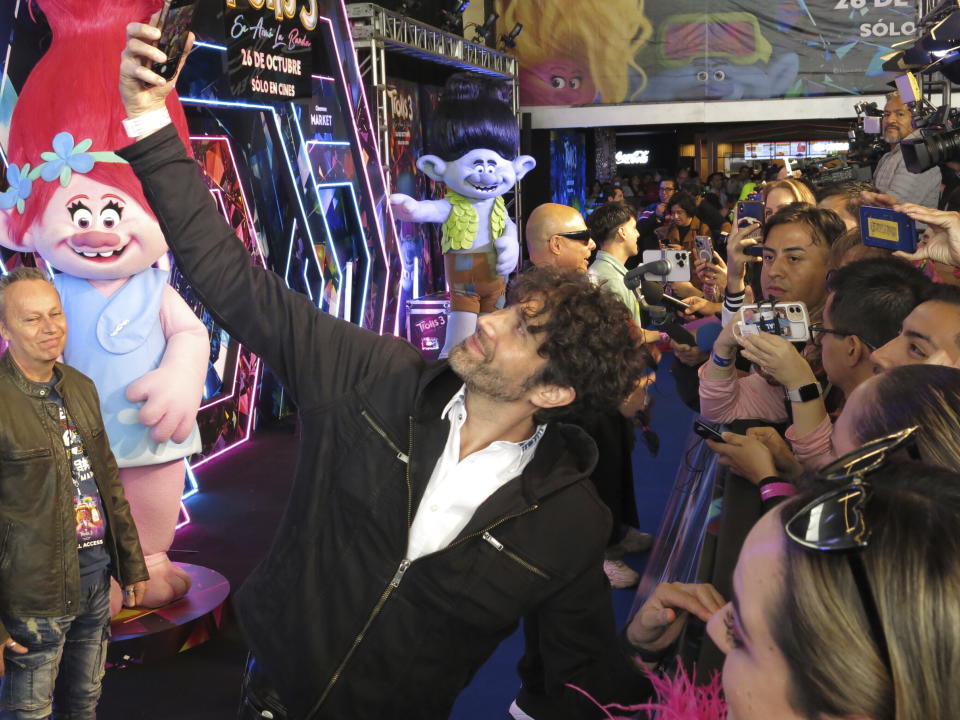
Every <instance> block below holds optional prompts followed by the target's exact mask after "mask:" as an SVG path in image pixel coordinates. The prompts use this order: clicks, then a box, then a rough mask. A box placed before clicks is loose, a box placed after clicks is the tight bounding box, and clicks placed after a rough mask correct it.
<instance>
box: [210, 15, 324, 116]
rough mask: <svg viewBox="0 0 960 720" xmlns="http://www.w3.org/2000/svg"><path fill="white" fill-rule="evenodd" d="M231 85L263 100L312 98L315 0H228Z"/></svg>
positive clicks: (237, 92) (240, 94)
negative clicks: (296, 0) (291, 0)
mask: <svg viewBox="0 0 960 720" xmlns="http://www.w3.org/2000/svg"><path fill="white" fill-rule="evenodd" d="M223 20H224V29H225V31H226V36H227V64H228V68H229V75H230V89H231V90H232V92H233V94H234V95H235V96H237V97H246V98H250V99H253V100H259V101H261V102H269V101H278V100H281V101H282V100H292V99H293V98H305V97H306V98H308V97H310V95H311V92H312V89H313V83H312V80H311V77H310V75H311V74H312V67H313V63H312V59H313V51H312V47H311V46H312V39H313V35H314V30H316V27H317V23H318V22H319V14H318V9H317V4H316V1H315V0H312V1H310V2H276V3H272V2H269V3H267V4H266V6H265V5H264V2H263V0H224V11H223Z"/></svg>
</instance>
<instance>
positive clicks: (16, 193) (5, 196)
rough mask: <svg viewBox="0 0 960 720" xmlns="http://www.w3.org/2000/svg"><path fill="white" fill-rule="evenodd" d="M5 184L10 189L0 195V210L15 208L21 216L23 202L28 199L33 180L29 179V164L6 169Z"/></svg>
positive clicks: (10, 166) (11, 166)
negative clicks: (6, 183)
mask: <svg viewBox="0 0 960 720" xmlns="http://www.w3.org/2000/svg"><path fill="white" fill-rule="evenodd" d="M7 182H8V183H10V188H9V189H8V190H7V191H6V192H2V193H0V210H10V209H11V208H14V207H16V208H17V212H19V213H20V214H21V215H22V214H23V204H24V201H25V200H26V199H27V198H28V197H30V191H31V190H33V180H31V179H30V163H27V164H26V165H24V166H23V167H22V168H19V167H17V166H16V165H13V164H11V165H9V166H8V167H7Z"/></svg>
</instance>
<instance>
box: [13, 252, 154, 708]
mask: <svg viewBox="0 0 960 720" xmlns="http://www.w3.org/2000/svg"><path fill="white" fill-rule="evenodd" d="M66 334H67V326H66V320H65V319H64V315H63V310H62V309H61V307H60V298H59V296H58V295H57V291H56V289H55V288H54V287H53V284H52V283H50V281H49V279H48V278H47V277H46V276H45V275H44V274H43V273H42V272H40V271H39V270H36V269H33V268H25V267H20V268H16V269H15V270H13V271H12V272H10V273H8V274H7V275H4V276H3V277H2V278H0V336H2V337H3V339H4V340H5V341H6V342H7V344H8V349H7V352H6V353H5V354H4V355H3V357H2V358H0V646H2V647H3V654H2V655H0V675H3V678H2V680H0V716H2V717H13V718H21V717H31V718H42V717H47V716H48V715H49V714H50V711H51V709H52V708H53V707H55V708H56V711H57V713H58V714H60V715H62V716H63V717H67V716H69V717H72V718H83V719H88V718H89V719H90V720H92V718H94V717H95V714H96V705H97V701H98V700H99V698H100V680H101V678H102V677H103V667H104V660H105V658H106V645H107V640H108V638H109V636H110V576H111V575H113V577H115V578H116V579H117V581H118V582H119V583H120V585H121V587H123V588H124V600H125V603H126V604H127V605H129V606H131V607H132V606H133V605H134V604H136V602H138V601H139V599H140V597H141V596H142V594H143V591H144V590H145V588H146V579H147V568H146V565H145V564H144V561H143V554H142V553H141V551H140V542H139V540H138V539H137V530H136V527H135V526H134V523H133V519H132V517H131V515H130V508H129V506H128V505H127V501H126V500H125V499H124V496H123V488H122V486H121V484H120V479H119V476H118V473H117V464H116V462H115V460H114V458H113V454H112V453H111V452H110V446H109V444H108V442H107V437H106V433H105V432H104V428H103V420H102V418H101V416H100V404H99V400H98V397H97V391H96V388H95V387H94V385H93V382H92V381H91V380H90V379H89V378H87V377H86V376H84V375H81V374H80V373H79V372H77V371H76V370H74V369H73V368H71V367H69V366H66V365H62V364H60V363H58V362H57V358H58V357H59V356H60V354H61V352H62V351H63V346H64V343H65V341H66ZM51 665H52V666H53V670H52V671H51ZM54 687H56V689H54Z"/></svg>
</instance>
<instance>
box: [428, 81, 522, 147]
mask: <svg viewBox="0 0 960 720" xmlns="http://www.w3.org/2000/svg"><path fill="white" fill-rule="evenodd" d="M476 148H488V149H490V150H493V151H495V152H496V153H498V154H499V155H500V156H502V157H503V158H505V159H506V160H514V159H515V158H516V157H517V155H518V154H519V151H520V129H519V128H518V126H517V118H516V116H515V115H514V114H513V87H512V84H511V82H510V81H508V80H497V79H495V78H490V77H486V76H484V75H478V74H476V73H456V74H455V75H451V76H450V77H449V78H448V79H447V82H446V85H444V87H443V92H442V94H441V95H440V103H439V105H438V106H437V112H436V115H435V118H434V123H433V128H432V131H431V133H430V151H431V152H432V153H433V154H434V155H437V156H439V157H440V158H441V159H442V160H446V161H448V162H449V161H451V160H456V159H457V158H458V157H461V156H462V155H465V154H466V153H468V152H470V151H471V150H475V149H476Z"/></svg>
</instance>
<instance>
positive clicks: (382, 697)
mask: <svg viewBox="0 0 960 720" xmlns="http://www.w3.org/2000/svg"><path fill="white" fill-rule="evenodd" d="M120 154H121V155H122V156H123V157H124V158H125V159H127V160H128V161H129V162H130V164H131V167H132V168H133V170H134V172H135V173H136V174H137V176H138V177H139V179H140V181H141V183H142V185H143V189H144V192H145V194H146V197H147V199H148V201H149V202H150V205H151V207H152V208H153V210H154V212H155V213H156V216H157V219H158V220H159V221H160V225H161V227H162V228H163V231H164V235H165V236H166V237H167V238H168V239H169V241H170V247H171V249H172V250H173V252H174V255H175V256H176V259H177V264H178V267H179V268H180V270H181V271H182V272H183V273H184V275H185V276H186V277H187V278H188V279H189V281H190V283H191V285H192V286H193V288H194V289H195V290H196V292H197V294H198V295H199V296H200V298H201V299H202V301H203V302H204V303H205V304H206V306H207V307H208V308H209V309H210V311H211V312H212V313H213V315H214V317H215V318H216V319H217V321H218V322H220V323H221V325H222V326H223V327H224V328H226V329H227V330H228V331H229V332H230V333H231V335H233V336H234V337H237V338H239V339H240V341H241V342H243V343H244V344H245V345H247V346H248V347H250V348H251V349H252V350H254V352H256V353H257V354H259V355H260V356H261V357H262V358H263V360H264V361H265V362H266V364H267V365H268V366H269V367H270V368H271V370H273V372H275V373H276V375H277V376H278V377H279V378H280V379H281V381H282V382H283V384H284V386H285V387H286V388H287V390H288V392H289V393H290V396H291V397H292V398H293V399H294V401H295V402H296V404H297V407H298V409H299V415H300V421H301V437H300V446H299V459H298V463H297V476H296V479H295V481H294V486H293V489H292V491H291V498H290V501H289V504H288V506H287V510H286V513H285V515H284V518H283V520H282V521H281V525H280V527H279V529H278V531H277V535H276V537H275V538H274V542H273V546H272V548H271V549H270V552H269V553H268V555H267V557H266V559H265V560H264V561H263V562H262V563H261V564H260V565H259V567H257V569H256V570H254V572H253V574H252V575H251V577H250V578H249V579H248V580H247V582H246V583H245V584H244V586H243V587H242V588H241V589H240V591H239V592H238V593H237V596H236V607H237V610H238V615H239V618H240V623H241V625H242V627H243V629H244V634H245V636H246V638H247V641H248V642H249V643H250V646H251V648H252V650H253V652H254V655H255V656H256V657H257V659H258V660H259V661H260V663H261V664H262V666H263V668H264V670H265V671H266V673H267V674H268V675H269V677H270V679H271V680H272V681H273V682H274V684H275V685H276V686H277V689H278V690H279V692H280V695H281V697H282V699H283V701H284V703H285V704H286V705H287V707H288V708H289V709H290V710H291V711H292V714H293V715H292V716H293V717H296V718H298V719H302V718H309V719H310V720H322V719H323V720H325V719H328V718H329V719H333V718H337V719H340V718H351V720H364V719H367V718H370V719H371V720H373V719H374V718H375V719H377V720H380V719H381V718H386V717H394V718H404V720H418V719H420V718H422V719H423V720H428V719H429V720H437V719H438V718H444V717H447V716H448V715H449V713H450V709H451V707H452V705H453V703H454V700H455V699H456V696H457V694H458V693H459V692H460V691H461V690H462V689H463V688H464V687H465V686H466V685H467V684H468V683H469V682H470V679H471V677H472V676H473V674H474V673H475V672H476V670H477V669H478V668H479V667H480V665H481V664H482V663H483V662H484V661H485V660H486V659H487V657H489V655H490V654H491V653H492V652H493V651H494V649H495V648H496V647H497V645H498V644H499V643H500V642H501V641H502V640H503V639H504V638H506V637H508V636H509V635H510V634H511V633H512V632H513V631H514V630H515V629H516V627H517V624H518V621H519V620H520V618H521V617H523V616H525V615H528V614H530V613H536V614H537V615H538V618H539V622H540V634H541V638H542V644H541V648H542V654H543V658H544V665H545V667H544V674H545V685H546V688H547V692H549V693H551V694H563V693H564V687H563V686H564V683H566V682H571V683H575V684H577V685H579V686H581V687H584V688H587V689H588V690H590V691H591V693H592V694H593V695H594V696H595V697H598V698H599V699H601V700H604V699H607V700H609V699H610V697H611V694H612V693H613V692H614V691H615V690H614V688H613V687H612V685H613V684H614V681H615V679H622V677H623V673H625V672H626V673H630V675H629V676H628V681H632V685H631V686H632V687H636V688H637V690H638V697H637V698H636V699H638V700H642V699H644V698H645V697H646V696H645V695H641V694H640V691H641V688H642V687H643V683H642V679H641V677H640V676H639V675H638V674H634V673H632V671H631V670H630V668H629V667H628V665H627V663H626V662H625V661H624V660H623V655H622V653H620V652H619V644H618V642H617V639H616V628H615V622H614V617H613V612H612V607H611V601H610V592H609V585H608V584H607V580H606V578H605V577H604V575H603V570H602V560H603V550H604V547H605V546H606V544H607V538H608V536H609V533H610V522H611V521H610V512H609V511H608V510H607V509H606V507H604V506H603V505H602V503H601V502H600V501H599V499H598V497H597V495H596V493H595V491H594V489H593V486H592V484H591V483H590V481H589V474H590V471H591V470H592V469H593V467H594V465H595V464H596V459H597V450H596V445H595V444H594V443H593V442H592V441H591V440H590V438H589V437H588V436H587V435H586V433H584V432H583V431H582V430H581V429H580V428H577V427H573V426H571V425H563V424H559V423H551V424H550V425H549V426H548V428H547V431H546V433H545V434H544V436H543V438H542V439H541V440H540V444H539V446H538V447H537V450H536V453H535V455H534V457H533V459H532V461H531V462H530V464H529V465H528V466H527V468H526V469H525V470H524V472H523V474H522V475H520V477H518V478H516V479H514V480H511V481H510V482H508V483H507V484H506V485H504V486H503V487H502V488H500V489H499V490H497V491H496V492H495V493H493V495H491V496H490V497H489V498H488V499H487V500H486V501H485V502H483V503H482V504H481V505H480V507H479V508H478V509H477V511H476V513H475V514H474V516H473V518H472V519H471V520H470V522H469V523H468V525H467V526H466V527H465V528H464V530H463V531H462V532H461V533H460V535H459V536H458V537H457V538H456V539H455V540H454V541H453V542H452V543H451V544H450V545H449V546H448V547H446V548H444V549H442V550H439V551H438V552H434V553H431V554H429V555H425V556H423V557H421V558H419V559H417V560H414V561H413V562H412V563H410V562H407V561H406V560H405V559H404V556H405V553H406V548H407V539H408V534H409V529H410V523H411V521H412V518H413V516H414V514H415V513H416V510H417V507H418V505H419V502H420V498H421V497H422V496H423V493H424V490H425V488H426V485H427V482H428V480H429V479H430V475H431V473H432V472H433V468H434V465H435V464H436V461H437V458H438V457H439V456H440V454H441V453H442V451H443V447H444V444H445V443H446V439H447V434H448V432H449V428H450V425H449V423H448V422H447V420H445V419H444V418H442V417H441V413H442V411H443V408H444V406H445V405H446V403H447V402H448V401H449V400H450V398H451V396H452V395H453V394H454V392H456V391H457V390H458V389H459V387H460V385H461V384H462V381H461V380H460V379H459V378H458V377H457V376H456V375H455V374H454V373H453V372H452V371H451V370H450V368H449V366H448V365H447V363H446V362H445V361H444V362H441V363H437V364H433V365H428V364H426V363H425V362H424V360H423V358H422V357H421V356H420V354H419V353H418V352H417V351H416V350H414V349H413V348H412V347H411V346H410V345H409V344H408V343H406V342H404V341H402V340H400V339H398V338H395V337H391V336H379V335H377V334H375V333H372V332H370V331H369V330H363V329H361V328H358V327H357V326H355V325H352V324H350V323H347V322H344V321H342V320H338V319H337V318H334V317H331V316H330V315H327V314H326V313H323V312H320V311H318V310H317V308H316V306H315V305H314V304H313V303H312V302H311V301H310V299H309V298H307V297H306V296H305V295H302V294H300V293H297V292H294V291H292V290H289V289H288V288H287V287H286V286H285V284H284V282H283V280H282V279H281V278H279V277H278V276H277V275H275V274H273V273H271V272H265V271H263V270H261V269H259V268H255V267H252V266H251V263H250V257H249V254H248V253H247V252H246V251H245V250H244V248H243V246H242V245H241V243H240V242H239V241H238V240H237V238H236V236H235V235H234V232H233V230H232V229H231V228H230V227H229V226H228V225H227V224H226V223H225V222H224V220H223V218H222V217H221V215H220V214H219V212H218V211H217V209H216V207H215V206H214V205H213V204H211V203H210V202H209V197H210V194H209V192H207V189H206V186H205V185H204V183H203V180H202V179H201V176H200V173H199V172H198V169H197V166H196V163H195V161H194V160H193V159H192V158H189V157H188V156H187V154H186V152H185V150H184V147H183V144H182V143H181V142H180V140H179V138H178V137H177V135H176V132H175V131H174V130H173V128H172V126H168V127H167V128H165V129H163V130H160V131H159V132H157V133H156V134H154V135H151V136H149V137H148V138H146V139H144V140H141V141H139V142H137V143H136V144H134V145H132V146H129V147H127V148H124V149H123V150H121V151H120ZM265 481H269V478H265ZM253 511H254V509H251V512H253ZM618 687H619V686H618ZM616 699H618V700H624V699H630V698H622V697H617V698H616ZM573 702H574V703H575V704H576V703H577V702H578V701H577V700H573ZM578 716H586V717H591V716H600V713H598V712H597V711H596V709H595V708H594V710H593V713H591V712H590V711H586V712H585V713H584V714H583V715H579V714H578Z"/></svg>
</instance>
